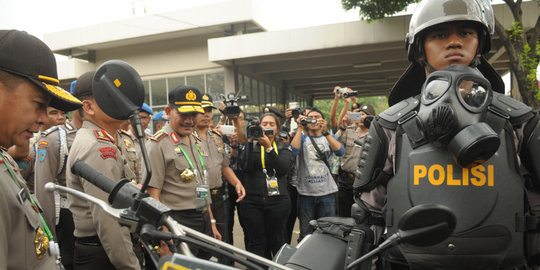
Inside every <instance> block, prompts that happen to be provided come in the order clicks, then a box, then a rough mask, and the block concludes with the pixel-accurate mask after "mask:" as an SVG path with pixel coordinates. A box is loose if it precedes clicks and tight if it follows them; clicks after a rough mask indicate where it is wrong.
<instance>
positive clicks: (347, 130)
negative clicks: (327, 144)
mask: <svg viewBox="0 0 540 270" xmlns="http://www.w3.org/2000/svg"><path fill="white" fill-rule="evenodd" d="M346 103H347V102H346ZM354 105H357V104H356V103H354ZM345 106H347V105H345ZM353 112H362V118H361V120H360V122H351V121H349V117H348V115H345V116H343V121H341V126H340V127H339V130H338V131H337V133H336V137H337V138H338V141H340V142H341V143H342V144H343V145H344V146H345V154H344V155H343V157H342V158H341V166H340V168H339V175H338V194H337V213H338V215H339V216H341V217H350V216H351V206H352V205H353V203H354V200H353V182H354V178H355V171H356V168H357V167H358V158H359V157H360V152H361V151H362V146H361V144H362V143H363V142H364V139H365V138H366V135H367V133H368V128H367V127H366V126H365V125H364V119H365V118H366V116H368V115H372V116H373V115H375V110H374V109H373V106H371V105H369V104H363V105H360V106H356V108H355V109H353ZM350 124H352V125H350Z"/></svg>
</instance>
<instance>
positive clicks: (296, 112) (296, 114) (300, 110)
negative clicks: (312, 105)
mask: <svg viewBox="0 0 540 270" xmlns="http://www.w3.org/2000/svg"><path fill="white" fill-rule="evenodd" d="M303 112H304V108H294V109H292V110H291V113H292V117H293V118H295V119H298V117H299V116H300V115H301V114H302V113H303Z"/></svg>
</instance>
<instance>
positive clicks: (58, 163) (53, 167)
mask: <svg viewBox="0 0 540 270" xmlns="http://www.w3.org/2000/svg"><path fill="white" fill-rule="evenodd" d="M76 134H77V128H76V127H75V126H73V125H72V124H71V123H69V122H66V124H64V125H62V126H54V127H51V128H49V129H48V130H46V131H45V132H44V133H43V135H42V137H41V139H40V141H39V142H38V145H41V146H42V148H39V149H38V158H37V159H36V161H35V165H34V170H35V176H36V177H35V183H36V185H35V192H36V197H37V199H38V200H39V202H40V203H41V206H42V207H43V217H44V218H45V220H46V221H47V224H52V225H54V224H56V210H55V199H54V193H52V192H49V191H46V190H45V189H44V188H43V186H44V185H45V184H46V183H48V182H53V183H55V184H59V185H61V186H66V164H67V154H68V152H67V150H68V149H70V148H71V144H72V143H73V140H74V139H75V135H76ZM64 147H65V148H64ZM62 148H64V149H62ZM60 168H62V170H61V171H60V172H59V169H60ZM59 194H60V198H59V199H60V202H59V204H60V207H67V204H65V203H66V202H67V196H66V194H65V193H63V192H59ZM54 227H55V226H52V228H51V230H54Z"/></svg>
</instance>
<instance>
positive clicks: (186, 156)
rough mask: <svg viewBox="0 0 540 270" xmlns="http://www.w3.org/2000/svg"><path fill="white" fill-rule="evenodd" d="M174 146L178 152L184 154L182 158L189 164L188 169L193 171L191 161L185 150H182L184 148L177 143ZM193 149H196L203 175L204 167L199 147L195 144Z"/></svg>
mask: <svg viewBox="0 0 540 270" xmlns="http://www.w3.org/2000/svg"><path fill="white" fill-rule="evenodd" d="M176 146H178V148H180V151H182V154H184V157H185V158H186V160H187V162H188V163H189V168H190V169H194V168H195V166H193V163H192V162H191V159H189V156H188V155H187V153H186V150H184V148H183V147H182V146H181V145H180V143H179V142H178V143H177V144H176ZM195 149H197V154H198V155H199V160H200V161H201V167H202V169H203V173H205V171H206V167H205V166H204V160H203V158H202V155H201V151H199V147H197V144H195ZM203 180H204V179H203Z"/></svg>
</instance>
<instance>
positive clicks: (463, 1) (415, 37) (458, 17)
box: [405, 0, 495, 62]
mask: <svg viewBox="0 0 540 270" xmlns="http://www.w3.org/2000/svg"><path fill="white" fill-rule="evenodd" d="M454 21H471V22H474V23H476V24H477V25H478V26H479V27H480V29H479V33H478V35H479V36H478V42H479V44H478V52H479V53H481V54H485V53H487V52H488V51H489V50H490V48H491V36H492V35H493V33H494V31H495V17H494V15H493V8H492V7H491V5H490V3H489V0H423V1H422V2H421V3H420V4H419V5H418V7H416V9H415V11H414V13H413V15H412V17H411V22H410V24H409V33H407V36H406V38H405V46H406V47H405V48H406V50H407V55H408V58H409V61H411V62H412V61H414V60H415V57H416V56H417V55H418V54H420V55H422V52H421V51H420V50H421V49H422V46H421V44H420V42H421V40H420V39H421V34H423V31H424V30H426V29H428V28H430V27H432V26H435V25H438V24H442V23H447V22H454Z"/></svg>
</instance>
